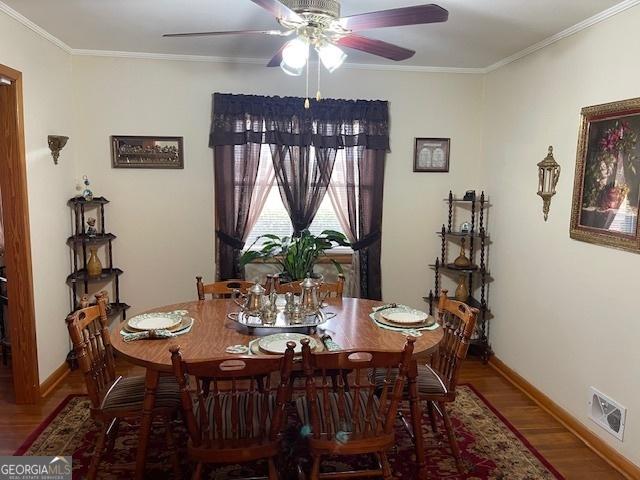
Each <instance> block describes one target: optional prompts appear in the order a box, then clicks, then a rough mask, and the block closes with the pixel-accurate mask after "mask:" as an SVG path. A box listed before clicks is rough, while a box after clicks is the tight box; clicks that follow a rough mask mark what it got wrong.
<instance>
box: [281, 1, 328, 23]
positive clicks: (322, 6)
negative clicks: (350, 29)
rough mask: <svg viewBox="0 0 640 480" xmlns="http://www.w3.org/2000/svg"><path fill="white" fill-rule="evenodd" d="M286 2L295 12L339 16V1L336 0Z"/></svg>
mask: <svg viewBox="0 0 640 480" xmlns="http://www.w3.org/2000/svg"><path fill="white" fill-rule="evenodd" d="M282 3H284V4H286V5H287V6H288V7H289V8H291V10H293V11H294V12H296V13H307V14H315V15H326V16H329V17H331V18H334V19H335V18H340V2H339V1H337V0H286V1H283V2H282Z"/></svg>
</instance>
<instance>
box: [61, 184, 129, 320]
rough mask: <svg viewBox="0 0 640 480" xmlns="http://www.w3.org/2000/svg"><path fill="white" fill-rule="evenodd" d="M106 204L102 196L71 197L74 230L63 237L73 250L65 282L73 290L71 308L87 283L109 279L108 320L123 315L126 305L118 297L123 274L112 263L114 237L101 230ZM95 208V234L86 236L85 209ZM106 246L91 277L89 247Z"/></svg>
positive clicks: (79, 297)
mask: <svg viewBox="0 0 640 480" xmlns="http://www.w3.org/2000/svg"><path fill="white" fill-rule="evenodd" d="M108 203H109V200H107V199H106V198H104V197H94V198H93V199H92V200H86V199H84V198H83V197H74V198H72V199H70V200H69V201H68V205H69V207H70V208H71V209H72V211H73V223H74V232H73V235H71V236H70V237H69V238H68V239H67V244H68V245H69V246H70V247H71V248H72V250H73V272H72V273H71V274H70V275H69V276H68V277H67V283H69V285H70V286H71V289H72V291H73V310H75V309H77V308H79V306H80V299H81V297H82V295H86V294H88V293H89V285H90V284H93V283H106V282H113V297H114V298H113V299H112V302H111V303H110V304H109V306H108V309H109V311H108V313H109V319H111V320H113V319H116V318H118V317H122V319H125V318H126V313H127V310H128V309H129V305H127V304H126V303H124V302H122V301H121V300H120V275H122V274H123V273H124V271H123V270H121V269H120V268H117V267H114V265H113V245H112V242H113V240H115V239H116V236H115V235H114V234H113V233H108V232H107V231H106V229H105V219H104V218H105V215H104V207H105V205H107V204H108ZM88 210H97V213H96V219H97V220H98V228H97V233H96V235H88V234H87V230H86V218H85V217H86V212H87V211H88ZM102 245H105V246H106V262H102V263H103V268H102V273H101V274H100V276H98V277H91V276H89V273H88V272H87V262H88V260H89V255H88V254H87V251H88V249H89V247H93V246H95V247H99V246H102Z"/></svg>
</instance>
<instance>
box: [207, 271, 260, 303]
mask: <svg viewBox="0 0 640 480" xmlns="http://www.w3.org/2000/svg"><path fill="white" fill-rule="evenodd" d="M252 286H253V283H251V282H246V281H244V280H224V281H221V282H213V283H207V284H204V283H202V277H200V276H198V277H196V289H197V292H198V300H204V299H205V295H211V298H214V299H215V298H232V297H233V295H234V293H235V292H236V291H238V290H240V292H242V293H246V292H247V290H248V289H249V288H251V287H252Z"/></svg>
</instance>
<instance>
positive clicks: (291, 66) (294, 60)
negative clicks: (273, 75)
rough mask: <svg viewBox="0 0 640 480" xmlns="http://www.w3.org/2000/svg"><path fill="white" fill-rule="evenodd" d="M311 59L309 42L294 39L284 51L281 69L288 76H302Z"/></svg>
mask: <svg viewBox="0 0 640 480" xmlns="http://www.w3.org/2000/svg"><path fill="white" fill-rule="evenodd" d="M308 58H309V42H307V41H306V40H304V39H301V38H294V39H293V40H291V41H290V42H289V43H287V45H286V46H285V47H284V50H282V63H280V68H282V70H283V71H284V72H285V73H286V74H288V75H295V76H298V75H302V72H303V71H304V67H305V66H306V65H307V60H308Z"/></svg>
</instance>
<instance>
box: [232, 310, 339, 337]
mask: <svg viewBox="0 0 640 480" xmlns="http://www.w3.org/2000/svg"><path fill="white" fill-rule="evenodd" d="M227 317H228V318H229V320H231V321H233V322H234V323H236V324H238V325H240V326H241V327H242V328H245V329H247V330H248V331H249V333H250V334H255V335H260V334H261V333H265V334H269V335H271V334H273V333H280V332H282V333H286V332H297V333H315V330H316V327H317V326H318V325H321V324H323V323H324V322H326V321H327V318H326V316H325V314H324V312H323V311H322V310H318V311H317V312H316V313H314V314H312V315H306V316H303V317H302V323H292V322H291V317H290V316H289V315H288V314H287V313H285V312H283V311H278V315H277V316H276V321H275V322H274V323H272V324H264V323H263V322H262V318H260V317H254V316H251V315H248V314H246V313H245V312H238V313H230V314H228V315H227Z"/></svg>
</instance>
